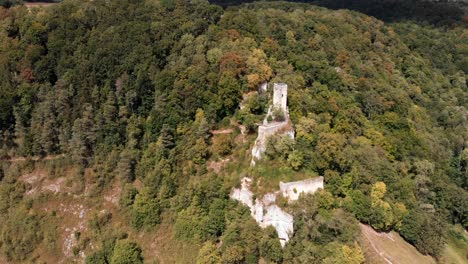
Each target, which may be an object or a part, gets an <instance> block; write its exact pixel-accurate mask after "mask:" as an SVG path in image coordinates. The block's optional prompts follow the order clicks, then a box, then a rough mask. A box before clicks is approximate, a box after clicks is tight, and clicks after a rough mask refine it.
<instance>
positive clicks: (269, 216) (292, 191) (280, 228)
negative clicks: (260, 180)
mask: <svg viewBox="0 0 468 264" xmlns="http://www.w3.org/2000/svg"><path fill="white" fill-rule="evenodd" d="M251 183H252V180H251V179H250V178H247V177H246V178H243V179H242V183H241V187H240V188H236V189H234V190H233V191H232V192H231V195H230V197H231V199H234V200H237V201H239V202H241V203H242V204H244V205H246V206H248V207H249V208H250V214H251V215H252V217H253V218H254V219H255V221H256V222H257V223H258V225H259V226H260V227H261V228H266V227H268V226H273V227H274V228H275V229H276V232H277V233H278V237H279V239H280V243H281V246H283V247H284V246H285V245H286V242H288V241H289V237H290V235H292V233H293V232H294V219H293V216H292V215H290V214H288V213H287V212H285V211H284V210H283V209H281V208H280V207H279V206H277V205H276V204H275V203H276V197H277V195H283V196H284V197H286V198H288V199H289V201H293V200H297V199H298V197H299V195H300V194H301V193H314V192H316V191H317V190H318V189H321V188H323V177H318V178H315V179H309V180H304V181H297V182H290V183H283V182H281V183H280V191H276V192H273V193H268V194H266V195H264V196H263V198H262V199H259V198H256V199H255V201H253V197H254V194H253V193H252V191H251V190H250V185H251Z"/></svg>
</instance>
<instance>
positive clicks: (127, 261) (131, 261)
mask: <svg viewBox="0 0 468 264" xmlns="http://www.w3.org/2000/svg"><path fill="white" fill-rule="evenodd" d="M110 263H111V264H140V263H141V264H143V256H142V255H141V248H140V247H139V246H138V245H137V244H136V243H135V242H131V241H129V240H128V239H123V240H118V241H117V243H116V244H115V247H114V252H113V254H112V258H111V261H110Z"/></svg>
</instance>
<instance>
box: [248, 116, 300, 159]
mask: <svg viewBox="0 0 468 264" xmlns="http://www.w3.org/2000/svg"><path fill="white" fill-rule="evenodd" d="M273 135H285V136H289V137H291V138H293V139H294V129H293V128H292V126H291V124H290V123H289V120H286V121H284V122H274V123H269V124H266V125H261V126H259V127H258V136H257V140H255V144H254V146H253V148H252V162H251V165H255V161H256V160H260V159H261V158H262V154H263V153H264V152H265V150H266V144H267V140H268V137H271V136H273Z"/></svg>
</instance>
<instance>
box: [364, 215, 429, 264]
mask: <svg viewBox="0 0 468 264" xmlns="http://www.w3.org/2000/svg"><path fill="white" fill-rule="evenodd" d="M360 227H361V238H360V241H361V245H362V248H363V250H364V253H365V256H366V263H372V264H378V263H383V264H415V263H418V264H426V263H436V261H435V260H434V259H433V258H432V257H430V256H424V255H422V254H421V253H419V251H417V250H416V248H415V247H413V246H412V245H411V244H409V243H408V242H406V241H405V240H404V239H403V238H401V237H400V235H399V234H397V233H395V232H393V231H392V232H389V233H384V232H382V233H379V232H377V231H375V230H374V229H372V228H371V227H370V226H367V225H363V224H361V225H360Z"/></svg>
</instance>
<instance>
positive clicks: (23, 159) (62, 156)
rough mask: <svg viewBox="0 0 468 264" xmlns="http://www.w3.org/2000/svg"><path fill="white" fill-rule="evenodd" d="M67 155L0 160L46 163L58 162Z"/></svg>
mask: <svg viewBox="0 0 468 264" xmlns="http://www.w3.org/2000/svg"><path fill="white" fill-rule="evenodd" d="M64 157H65V154H59V155H48V156H45V157H12V158H8V159H0V160H1V161H8V162H23V161H29V160H32V161H44V160H56V159H60V158H64Z"/></svg>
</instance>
